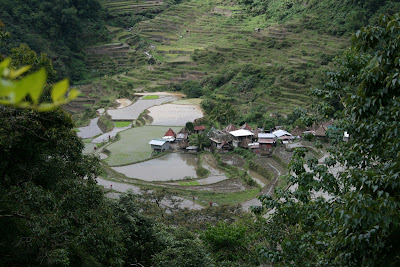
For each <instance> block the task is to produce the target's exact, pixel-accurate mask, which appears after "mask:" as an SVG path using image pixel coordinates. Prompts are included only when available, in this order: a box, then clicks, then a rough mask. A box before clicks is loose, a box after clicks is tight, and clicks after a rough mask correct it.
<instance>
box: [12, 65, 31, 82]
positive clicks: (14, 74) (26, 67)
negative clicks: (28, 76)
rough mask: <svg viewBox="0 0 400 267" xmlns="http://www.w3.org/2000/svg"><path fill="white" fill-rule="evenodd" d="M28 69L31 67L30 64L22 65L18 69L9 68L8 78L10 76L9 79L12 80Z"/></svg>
mask: <svg viewBox="0 0 400 267" xmlns="http://www.w3.org/2000/svg"><path fill="white" fill-rule="evenodd" d="M30 69H31V66H24V67H22V68H20V69H18V70H13V69H10V75H9V76H8V78H10V79H11V80H14V79H15V78H17V77H18V76H21V75H22V74H24V73H25V72H27V71H28V70H30Z"/></svg>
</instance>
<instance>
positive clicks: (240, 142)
mask: <svg viewBox="0 0 400 267" xmlns="http://www.w3.org/2000/svg"><path fill="white" fill-rule="evenodd" d="M229 133H230V134H231V135H232V136H233V142H232V144H233V146H234V147H242V148H248V145H249V144H250V143H252V141H253V135H254V134H253V133H252V132H250V131H249V130H244V129H240V130H236V131H232V132H229Z"/></svg>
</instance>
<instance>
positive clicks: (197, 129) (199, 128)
mask: <svg viewBox="0 0 400 267" xmlns="http://www.w3.org/2000/svg"><path fill="white" fill-rule="evenodd" d="M205 129H206V126H204V125H200V126H195V127H194V133H196V134H201V133H203V132H204V130H205Z"/></svg>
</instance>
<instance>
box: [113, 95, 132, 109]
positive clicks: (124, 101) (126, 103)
mask: <svg viewBox="0 0 400 267" xmlns="http://www.w3.org/2000/svg"><path fill="white" fill-rule="evenodd" d="M115 101H116V102H117V103H118V104H119V106H118V107H117V109H120V108H125V107H127V106H130V105H132V101H131V100H129V99H127V98H121V99H117V100H115Z"/></svg>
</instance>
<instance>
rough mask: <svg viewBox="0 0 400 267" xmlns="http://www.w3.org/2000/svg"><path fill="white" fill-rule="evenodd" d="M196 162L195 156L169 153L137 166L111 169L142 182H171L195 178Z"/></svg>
mask: <svg viewBox="0 0 400 267" xmlns="http://www.w3.org/2000/svg"><path fill="white" fill-rule="evenodd" d="M197 161H198V157H197V156H196V155H191V154H178V153H171V154H167V155H165V156H162V157H159V158H156V159H152V160H148V161H145V162H141V163H137V164H132V165H127V166H122V167H113V169H114V170H116V171H117V172H120V173H123V174H125V175H126V176H127V177H130V178H137V179H141V180H144V181H171V180H180V179H184V178H185V177H187V176H190V177H197V175H196V166H197Z"/></svg>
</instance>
